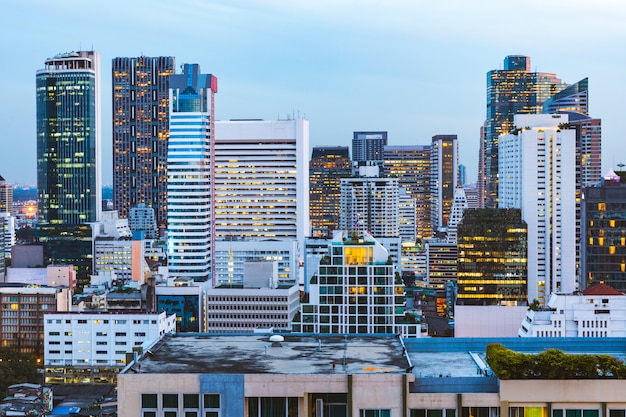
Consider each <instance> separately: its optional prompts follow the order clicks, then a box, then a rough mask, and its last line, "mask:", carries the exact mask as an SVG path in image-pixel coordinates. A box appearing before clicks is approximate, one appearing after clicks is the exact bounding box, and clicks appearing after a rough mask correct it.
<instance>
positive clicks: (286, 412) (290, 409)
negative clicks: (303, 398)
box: [209, 397, 388, 417]
mask: <svg viewBox="0 0 626 417" xmlns="http://www.w3.org/2000/svg"><path fill="white" fill-rule="evenodd" d="M248 415H249V416H250V417H298V399H297V398H296V397H289V398H284V397H250V398H248ZM209 417H212V416H209ZM387 417H388V416H387Z"/></svg>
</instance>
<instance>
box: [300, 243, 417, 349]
mask: <svg viewBox="0 0 626 417" xmlns="http://www.w3.org/2000/svg"><path fill="white" fill-rule="evenodd" d="M293 331H295V332H305V333H322V334H401V335H402V336H404V337H420V336H421V333H420V325H419V324H417V320H412V319H411V318H409V317H407V315H406V295H405V293H404V287H403V284H402V279H401V278H400V275H399V274H397V273H396V272H395V266H394V265H393V262H391V261H390V257H389V252H388V251H387V249H385V248H384V247H383V246H382V245H381V244H380V243H379V242H378V241H377V240H376V239H374V238H373V237H372V236H371V235H369V234H364V235H360V236H355V235H352V237H349V236H348V235H347V234H345V233H343V232H342V233H338V234H336V235H335V238H334V239H333V240H332V242H331V244H330V245H329V247H328V253H327V255H326V256H325V257H324V258H322V260H320V264H319V266H318V271H317V274H316V275H314V276H313V277H312V278H311V282H310V285H309V302H308V303H303V304H302V305H301V311H300V312H299V314H298V316H297V318H296V319H294V324H293Z"/></svg>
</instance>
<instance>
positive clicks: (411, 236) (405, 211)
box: [398, 187, 416, 242]
mask: <svg viewBox="0 0 626 417" xmlns="http://www.w3.org/2000/svg"><path fill="white" fill-rule="evenodd" d="M415 201H416V200H415V199H414V198H411V196H410V195H408V194H407V192H406V189H405V188H402V187H400V189H399V196H398V232H399V234H400V238H401V239H402V241H403V242H404V241H415V238H416V233H415V230H416V229H415V226H416V225H415V216H416V211H415Z"/></svg>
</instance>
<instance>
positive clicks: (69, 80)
mask: <svg viewBox="0 0 626 417" xmlns="http://www.w3.org/2000/svg"><path fill="white" fill-rule="evenodd" d="M99 67H100V58H99V54H98V53H97V52H94V51H80V52H71V53H66V54H61V55H57V56H55V57H54V58H49V59H47V60H46V62H45V67H44V68H43V69H40V70H38V71H37V194H38V204H39V210H38V215H39V222H40V223H51V224H71V225H77V224H81V223H85V222H94V221H96V220H98V219H99V217H100V216H99V213H100V211H101V210H102V203H101V201H102V181H101V166H100V120H99V119H100V91H99V77H100V69H99Z"/></svg>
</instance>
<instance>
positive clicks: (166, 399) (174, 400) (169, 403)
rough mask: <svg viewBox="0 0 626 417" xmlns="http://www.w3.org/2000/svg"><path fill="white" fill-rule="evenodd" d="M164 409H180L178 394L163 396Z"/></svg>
mask: <svg viewBox="0 0 626 417" xmlns="http://www.w3.org/2000/svg"><path fill="white" fill-rule="evenodd" d="M163 408H178V394H163Z"/></svg>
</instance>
